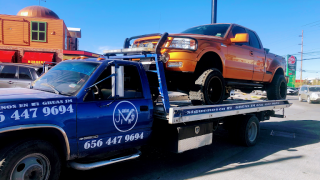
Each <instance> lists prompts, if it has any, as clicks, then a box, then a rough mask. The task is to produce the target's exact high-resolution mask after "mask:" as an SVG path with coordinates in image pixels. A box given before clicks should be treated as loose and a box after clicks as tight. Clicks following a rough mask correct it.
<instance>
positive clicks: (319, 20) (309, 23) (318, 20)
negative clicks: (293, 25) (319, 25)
mask: <svg viewBox="0 0 320 180" xmlns="http://www.w3.org/2000/svg"><path fill="white" fill-rule="evenodd" d="M316 22H320V20H318V21H315V22H312V23H308V24H305V25H302V26H301V27H303V26H307V25H310V24H313V23H316Z"/></svg>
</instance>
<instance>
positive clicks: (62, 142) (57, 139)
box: [0, 124, 70, 160]
mask: <svg viewBox="0 0 320 180" xmlns="http://www.w3.org/2000/svg"><path fill="white" fill-rule="evenodd" d="M1 136H3V137H10V141H12V140H21V137H23V138H25V139H27V138H36V139H42V140H47V141H49V142H50V143H52V144H53V145H54V146H55V147H56V148H57V150H58V151H59V153H60V154H62V155H63V156H64V157H65V159H66V160H70V144H69V140H68V136H67V134H66V132H65V131H64V130H63V129H62V128H61V127H59V126H57V125H52V124H30V125H18V126H11V127H6V128H2V129H0V137H1ZM7 139H8V138H7Z"/></svg>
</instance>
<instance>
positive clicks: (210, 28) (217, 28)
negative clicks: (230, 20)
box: [181, 24, 230, 37]
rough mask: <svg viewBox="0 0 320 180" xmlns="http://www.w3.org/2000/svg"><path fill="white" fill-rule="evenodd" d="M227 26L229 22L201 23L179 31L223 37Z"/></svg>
mask: <svg viewBox="0 0 320 180" xmlns="http://www.w3.org/2000/svg"><path fill="white" fill-rule="evenodd" d="M229 27H230V24H214V25H203V26H197V27H193V28H190V29H187V30H185V31H182V32H181V33H186V34H203V35H209V36H217V37H224V36H225V34H226V32H227V30H228V28H229Z"/></svg>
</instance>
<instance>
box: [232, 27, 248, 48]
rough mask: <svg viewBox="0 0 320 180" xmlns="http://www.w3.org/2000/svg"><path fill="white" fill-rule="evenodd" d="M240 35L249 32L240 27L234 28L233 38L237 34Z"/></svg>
mask: <svg viewBox="0 0 320 180" xmlns="http://www.w3.org/2000/svg"><path fill="white" fill-rule="evenodd" d="M239 33H247V31H246V30H245V29H244V28H242V27H239V26H234V27H233V29H232V35H233V38H234V37H235V36H236V34H239ZM235 44H236V45H240V46H241V45H249V43H235Z"/></svg>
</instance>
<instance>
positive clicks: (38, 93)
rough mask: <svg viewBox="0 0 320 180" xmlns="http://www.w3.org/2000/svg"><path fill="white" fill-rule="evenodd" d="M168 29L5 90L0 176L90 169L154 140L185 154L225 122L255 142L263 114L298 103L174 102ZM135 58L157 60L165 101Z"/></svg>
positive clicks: (131, 155)
mask: <svg viewBox="0 0 320 180" xmlns="http://www.w3.org/2000/svg"><path fill="white" fill-rule="evenodd" d="M167 35H168V34H163V35H162V37H161V39H160V40H159V42H158V44H157V46H156V48H155V49H149V48H125V49H122V50H121V53H123V54H124V55H123V56H115V55H114V54H112V55H111V54H109V55H108V54H106V56H107V58H106V59H104V58H98V59H82V60H67V61H64V62H61V63H59V64H57V65H56V66H54V67H53V68H52V69H51V70H50V71H48V72H47V73H46V74H44V75H42V76H41V77H40V78H39V79H38V80H36V81H35V82H34V83H33V85H32V87H31V88H30V89H1V90H0V96H1V98H0V139H1V142H2V143H1V147H0V179H31V178H33V179H45V180H47V179H58V178H59V175H60V171H61V168H62V167H64V166H65V165H67V166H69V167H72V168H74V169H77V170H90V169H93V168H97V167H102V166H106V165H110V164H114V163H118V162H122V161H126V160H130V159H135V158H138V157H139V156H140V154H141V152H140V151H139V148H140V147H141V146H143V145H147V144H151V145H155V146H157V147H160V148H163V149H166V150H168V151H171V152H175V153H182V152H184V151H187V150H191V149H196V148H199V147H202V146H205V145H210V144H211V143H212V138H213V132H214V131H215V130H216V129H217V127H218V126H223V128H225V129H227V130H228V131H229V132H230V133H231V134H234V135H235V136H234V137H235V138H237V139H238V142H240V143H241V144H243V145H245V146H253V145H255V144H256V142H257V138H258V136H259V131H260V128H259V122H260V121H264V120H268V119H269V118H270V117H271V116H273V117H280V118H281V117H284V108H286V107H289V106H290V105H291V104H290V103H289V102H288V101H287V100H271V101H269V100H262V101H247V100H225V101H224V102H223V104H218V105H202V106H192V105H191V103H190V101H174V102H170V101H169V97H168V91H167V86H166V79H165V72H164V68H163V63H164V62H165V61H166V56H165V55H161V52H160V47H161V46H162V45H163V43H164V42H165V39H166V37H167ZM139 37H141V36H137V37H134V38H139ZM130 39H133V38H130ZM136 58H139V59H141V60H143V59H148V61H152V63H153V64H155V65H156V71H153V72H150V73H155V74H156V76H157V77H158V84H159V87H158V88H159V94H160V97H161V100H162V102H156V101H154V100H153V98H152V94H151V90H150V89H151V88H150V86H149V81H148V77H147V74H146V73H147V71H146V70H145V68H144V66H143V63H140V62H134V61H131V60H132V59H136ZM148 63H149V62H148ZM148 63H144V64H148ZM282 109H283V114H280V115H277V114H275V110H282Z"/></svg>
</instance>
